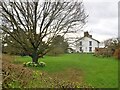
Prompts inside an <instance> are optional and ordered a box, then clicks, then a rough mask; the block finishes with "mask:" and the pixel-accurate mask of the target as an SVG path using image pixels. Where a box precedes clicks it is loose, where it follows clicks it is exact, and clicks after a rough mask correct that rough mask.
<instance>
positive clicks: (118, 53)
mask: <svg viewBox="0 0 120 90" xmlns="http://www.w3.org/2000/svg"><path fill="white" fill-rule="evenodd" d="M113 56H114V57H115V58H117V59H120V48H119V49H116V50H115V52H114V54H113Z"/></svg>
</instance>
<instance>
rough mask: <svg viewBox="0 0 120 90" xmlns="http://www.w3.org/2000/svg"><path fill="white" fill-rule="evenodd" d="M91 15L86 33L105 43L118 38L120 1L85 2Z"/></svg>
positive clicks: (92, 0) (87, 0) (99, 0)
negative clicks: (119, 8) (119, 2)
mask: <svg viewBox="0 0 120 90" xmlns="http://www.w3.org/2000/svg"><path fill="white" fill-rule="evenodd" d="M83 2H84V6H85V10H86V13H87V14H88V15H89V17H88V19H87V20H88V23H87V25H86V27H85V29H84V31H88V32H89V33H90V34H92V35H93V38H95V39H97V40H99V41H104V40H106V39H109V38H115V37H117V36H118V0H83Z"/></svg>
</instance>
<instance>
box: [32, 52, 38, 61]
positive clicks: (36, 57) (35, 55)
mask: <svg viewBox="0 0 120 90" xmlns="http://www.w3.org/2000/svg"><path fill="white" fill-rule="evenodd" d="M38 58H39V56H38V54H37V52H33V54H32V62H34V63H38Z"/></svg>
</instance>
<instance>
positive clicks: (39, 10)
mask: <svg viewBox="0 0 120 90" xmlns="http://www.w3.org/2000/svg"><path fill="white" fill-rule="evenodd" d="M0 8H1V10H2V11H1V13H2V20H3V21H2V24H1V25H0V29H1V30H2V31H4V32H6V33H7V34H8V35H9V36H10V37H11V38H12V40H14V42H16V43H17V44H13V43H12V42H11V44H13V46H16V45H17V47H19V48H21V49H22V50H24V52H25V53H27V54H28V55H29V56H30V57H31V58H32V61H33V62H35V63H38V58H40V57H42V56H43V55H45V54H46V53H47V52H48V51H49V50H50V48H51V47H52V45H51V44H50V42H51V41H52V40H53V39H54V38H55V37H56V36H57V35H62V36H64V35H65V34H66V33H67V32H68V31H71V30H72V31H74V29H71V28H73V27H75V26H76V25H77V26H79V27H83V26H84V25H85V23H86V18H87V17H88V15H86V14H85V11H84V7H83V3H82V2H59V1H56V2H49V1H48V2H43V1H42V2H40V1H39V0H37V1H36V0H32V1H31V2H21V1H18V2H15V1H14V0H13V1H12V2H5V1H4V2H0Z"/></svg>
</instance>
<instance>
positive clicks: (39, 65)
mask: <svg viewBox="0 0 120 90" xmlns="http://www.w3.org/2000/svg"><path fill="white" fill-rule="evenodd" d="M23 66H25V67H45V66H46V63H45V62H39V63H37V64H36V63H34V62H27V63H23Z"/></svg>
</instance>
